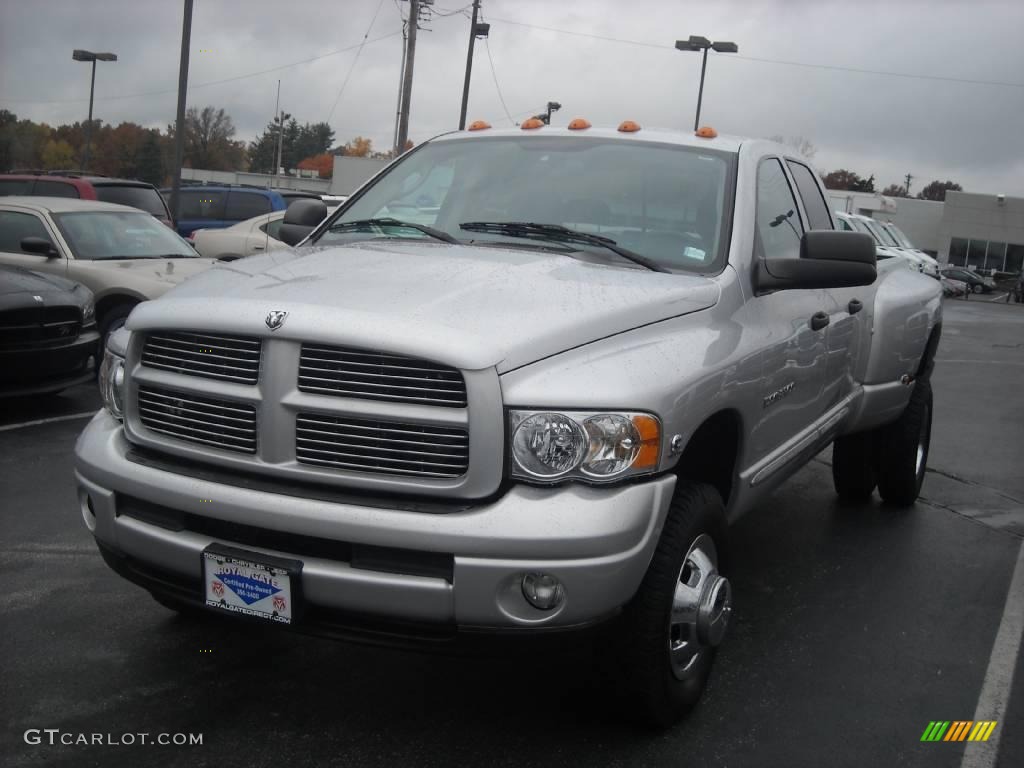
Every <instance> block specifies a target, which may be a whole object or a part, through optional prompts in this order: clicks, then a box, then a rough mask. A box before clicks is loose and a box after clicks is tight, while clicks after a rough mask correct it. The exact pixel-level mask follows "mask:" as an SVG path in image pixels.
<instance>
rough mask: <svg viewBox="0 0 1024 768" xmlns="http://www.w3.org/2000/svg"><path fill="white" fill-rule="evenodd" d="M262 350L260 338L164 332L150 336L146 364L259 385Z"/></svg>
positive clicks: (143, 349) (146, 344) (147, 339)
mask: <svg viewBox="0 0 1024 768" xmlns="http://www.w3.org/2000/svg"><path fill="white" fill-rule="evenodd" d="M260 352H261V346H260V340H259V339H253V338H247V337H244V336H221V335H215V334H210V333H189V332H181V331H174V332H168V331H161V332H159V333H151V334H149V335H148V336H147V337H146V343H145V346H144V347H143V348H142V364H143V365H145V366H147V367H149V368H160V369H162V370H165V371H174V372H175V373H183V374H185V375H187V376H201V377H203V378H206V379H222V380H225V381H234V382H238V383H240V384H255V383H256V381H257V380H258V379H259V375H260Z"/></svg>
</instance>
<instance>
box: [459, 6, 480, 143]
mask: <svg viewBox="0 0 1024 768" xmlns="http://www.w3.org/2000/svg"><path fill="white" fill-rule="evenodd" d="M479 13H480V0H473V19H472V20H471V21H470V22H469V51H468V52H467V53H466V79H465V80H464V81H463V83H462V111H461V112H459V130H460V131H464V130H466V109H467V108H468V107H469V79H470V77H471V76H472V74H473V45H474V43H476V33H477V30H476V17H477V14H479Z"/></svg>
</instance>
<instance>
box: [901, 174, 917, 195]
mask: <svg viewBox="0 0 1024 768" xmlns="http://www.w3.org/2000/svg"><path fill="white" fill-rule="evenodd" d="M906 178H907V185H906V186H905V187H904V188H903V191H904V192H906V193H907V197H910V180H911V179H913V178H914V177H913V176H911V175H910V174H909V173H908V174H907V176H906Z"/></svg>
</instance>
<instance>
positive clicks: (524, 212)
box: [316, 136, 734, 272]
mask: <svg viewBox="0 0 1024 768" xmlns="http://www.w3.org/2000/svg"><path fill="white" fill-rule="evenodd" d="M733 157H734V156H733V155H731V154H728V153H722V152H717V151H711V150H704V149H695V148H689V147H679V146H670V145H660V144H644V143H640V142H636V141H622V140H614V139H611V140H609V139H600V138H585V137H581V136H568V137H565V136H562V137H541V136H529V137H494V138H473V139H458V140H446V141H437V142H434V143H430V144H427V145H425V146H423V147H421V148H420V149H418V150H416V151H415V152H412V153H410V154H409V155H408V156H407V158H406V159H405V160H403V161H402V162H400V163H399V164H397V165H396V166H395V167H394V168H393V169H391V170H390V171H389V172H388V173H387V174H386V175H385V176H384V177H383V178H381V179H379V180H378V181H377V182H376V183H375V184H374V185H373V186H371V187H370V188H369V189H367V190H366V191H364V192H363V193H362V194H361V195H360V197H359V199H358V200H356V201H355V202H354V203H353V204H352V205H350V206H349V207H348V208H346V209H345V211H344V213H343V214H342V215H341V216H340V217H339V218H337V219H335V220H333V221H332V222H331V224H332V225H339V224H343V223H345V222H354V221H360V220H366V219H381V218H394V219H398V220H400V221H404V222H411V223H415V224H422V225H426V226H429V227H432V228H434V229H437V230H440V231H442V232H445V233H447V234H448V235H451V236H452V237H455V238H457V239H458V240H459V241H460V242H463V243H470V242H472V243H476V244H480V243H497V242H500V243H503V244H508V245H510V246H513V247H529V248H536V247H538V246H540V247H547V246H550V247H551V248H553V249H562V250H573V251H577V250H588V251H593V253H595V254H597V255H599V256H600V257H601V258H604V259H607V260H608V262H609V263H613V264H616V265H620V264H621V265H623V266H631V267H632V266H633V265H628V264H626V263H625V262H624V261H623V260H622V259H621V258H617V257H616V256H615V254H614V253H611V252H608V251H605V250H602V249H601V248H600V247H597V246H592V245H588V244H586V243H571V244H569V243H566V242H565V241H564V240H563V241H559V242H556V241H554V240H552V241H550V242H548V241H541V240H537V239H517V238H515V237H513V236H512V235H510V234H509V233H508V232H498V231H488V232H478V231H472V232H471V231H466V230H464V229H462V228H461V227H460V224H465V223H467V222H531V223H536V224H556V225H561V226H565V227H568V228H570V229H573V230H576V231H578V232H585V233H588V234H596V235H601V236H603V237H607V238H611V239H612V240H614V241H615V242H616V243H617V244H618V245H619V246H621V247H622V248H626V249H628V250H630V251H632V252H634V253H637V254H640V255H641V256H645V257H647V258H648V259H651V260H653V261H655V262H657V263H658V264H660V265H663V266H665V267H668V268H671V269H682V270H689V271H694V272H711V271H717V270H718V269H720V268H721V267H722V266H724V262H725V253H724V250H725V249H724V227H725V224H726V221H727V219H728V216H727V215H724V214H725V212H726V211H727V208H728V205H729V204H728V197H729V191H730V189H731V178H732V158H733ZM389 236H391V237H393V236H401V237H407V238H428V237H429V236H428V235H426V234H424V233H421V232H416V231H414V230H411V229H401V228H396V227H390V228H389V227H383V228H380V227H378V228H375V229H373V230H369V231H368V230H367V228H362V229H359V230H354V229H351V228H349V229H345V230H341V231H338V230H335V231H332V230H331V228H330V227H328V228H326V229H325V230H323V231H322V232H321V233H320V234H319V236H318V237H317V238H316V243H317V244H318V245H330V244H336V243H347V242H353V241H355V240H365V239H367V238H368V237H389Z"/></svg>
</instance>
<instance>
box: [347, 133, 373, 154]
mask: <svg viewBox="0 0 1024 768" xmlns="http://www.w3.org/2000/svg"><path fill="white" fill-rule="evenodd" d="M344 150H345V152H344V154H345V155H346V156H348V157H369V156H370V153H371V152H373V141H372V140H370V139H367V138H364V137H362V136H356V137H355V138H354V139H352V141H349V142H347V143H346V144H345V146H344Z"/></svg>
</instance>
